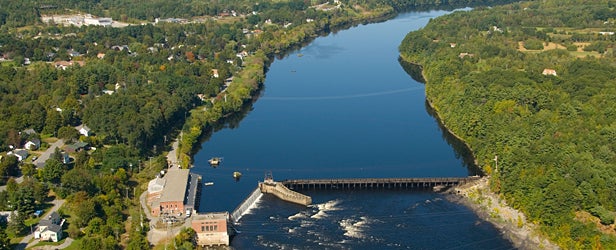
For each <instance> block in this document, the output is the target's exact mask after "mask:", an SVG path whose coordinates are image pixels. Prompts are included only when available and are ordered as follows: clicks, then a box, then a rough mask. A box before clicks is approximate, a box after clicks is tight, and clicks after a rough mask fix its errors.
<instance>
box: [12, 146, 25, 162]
mask: <svg viewBox="0 0 616 250" xmlns="http://www.w3.org/2000/svg"><path fill="white" fill-rule="evenodd" d="M7 154H8V155H14V156H15V157H17V160H18V161H23V160H25V159H26V158H28V150H25V149H15V150H13V151H11V152H8V153H7Z"/></svg>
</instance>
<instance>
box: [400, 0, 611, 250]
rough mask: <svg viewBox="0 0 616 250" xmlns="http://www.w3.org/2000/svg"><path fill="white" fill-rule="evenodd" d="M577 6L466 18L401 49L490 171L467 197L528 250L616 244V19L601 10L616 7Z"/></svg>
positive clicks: (426, 31) (510, 9)
mask: <svg viewBox="0 0 616 250" xmlns="http://www.w3.org/2000/svg"><path fill="white" fill-rule="evenodd" d="M572 3H575V4H579V5H580V9H579V10H578V9H576V10H573V9H569V8H567V7H566V6H563V5H561V4H559V2H558V1H551V0H548V1H542V2H541V3H537V2H535V3H533V2H518V3H514V4H509V5H502V6H495V7H493V8H476V9H473V10H471V11H468V12H455V13H452V14H450V15H446V16H442V17H439V18H435V19H433V20H431V22H429V23H428V25H426V27H424V28H423V29H421V30H419V31H415V32H411V33H409V34H408V35H407V36H406V37H405V39H404V41H403V42H402V43H401V45H400V47H399V50H400V53H401V55H400V57H401V58H400V60H401V61H403V62H405V63H411V64H414V65H421V68H422V69H421V75H423V77H424V79H425V83H426V98H427V100H428V101H427V103H428V104H429V105H430V106H431V107H432V109H433V110H434V111H435V113H436V114H437V116H438V117H439V120H441V121H442V123H443V126H444V127H445V128H447V130H449V131H450V133H451V135H453V136H454V137H457V138H460V140H461V141H463V142H464V143H465V144H466V145H468V146H469V149H470V150H471V151H472V152H473V156H474V159H475V161H476V163H477V165H478V166H480V167H481V168H482V169H483V171H484V172H485V173H486V175H487V176H486V177H484V179H482V180H481V181H479V182H477V183H474V184H471V185H469V186H465V187H460V188H459V189H457V190H455V191H454V193H456V192H457V191H459V192H460V195H459V197H456V198H457V199H459V200H461V202H462V203H464V204H468V205H469V206H471V207H472V208H473V210H475V211H476V212H477V213H479V214H483V215H482V217H484V218H486V219H488V221H491V222H492V223H494V224H495V225H496V226H497V227H498V228H499V229H501V230H503V231H504V232H507V234H508V235H507V236H508V237H510V239H511V240H512V242H514V243H515V244H516V246H518V247H520V248H530V249H535V248H546V249H552V248H563V249H612V248H614V246H616V238H615V237H614V235H615V231H614V226H615V225H616V224H614V216H615V215H616V212H615V211H616V207H615V205H614V204H615V203H614V200H616V194H615V192H614V189H613V186H614V184H615V182H616V179H615V177H614V160H615V159H616V149H615V148H614V147H613V145H614V138H615V137H614V136H613V135H614V133H613V132H612V131H616V130H615V129H614V128H615V127H614V124H616V123H615V122H616V120H615V119H614V116H613V113H611V110H614V108H616V107H615V106H614V102H613V101H611V100H613V96H614V93H616V82H615V81H614V76H613V75H614V73H613V72H615V71H616V70H615V69H614V67H615V65H616V60H615V58H616V53H614V36H613V32H606V31H604V30H605V29H611V28H613V21H612V20H614V17H615V16H614V13H613V12H610V14H609V15H607V16H604V15H601V14H600V13H602V11H605V10H606V9H607V6H608V5H613V4H615V2H614V1H608V2H606V3H584V2H583V1H573V2H572ZM582 9H583V10H582ZM530 16H532V17H530ZM577 17H579V19H578V18H577ZM581 19H584V20H581ZM603 34H605V35H603ZM597 55H599V56H597ZM416 74H417V75H419V73H416ZM514 209H515V210H514ZM548 240H549V241H548Z"/></svg>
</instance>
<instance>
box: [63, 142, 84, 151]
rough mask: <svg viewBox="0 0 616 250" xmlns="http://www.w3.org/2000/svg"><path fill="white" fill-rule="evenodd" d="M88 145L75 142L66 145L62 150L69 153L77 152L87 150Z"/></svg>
mask: <svg viewBox="0 0 616 250" xmlns="http://www.w3.org/2000/svg"><path fill="white" fill-rule="evenodd" d="M88 145H89V144H88V143H86V142H76V143H73V144H70V145H66V147H64V150H66V152H69V153H74V152H79V151H80V150H84V149H88Z"/></svg>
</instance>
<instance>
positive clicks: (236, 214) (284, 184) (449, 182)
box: [230, 175, 481, 223]
mask: <svg viewBox="0 0 616 250" xmlns="http://www.w3.org/2000/svg"><path fill="white" fill-rule="evenodd" d="M480 178H481V177H480V176H469V177H435V178H348V179H299V180H284V181H281V182H276V181H274V180H273V178H272V177H271V175H270V176H267V177H266V178H265V181H264V182H259V185H258V186H257V188H256V189H255V190H254V191H253V192H252V193H251V194H250V195H249V196H248V197H247V198H246V199H245V200H244V201H243V202H242V203H240V205H238V206H237V208H236V209H235V210H234V211H233V212H231V214H230V217H231V218H230V219H231V221H233V223H238V222H239V220H240V218H241V217H242V216H243V215H244V214H245V213H246V212H247V211H248V210H249V209H250V207H252V206H253V205H254V204H255V203H256V202H257V201H258V200H259V199H260V198H261V196H263V194H273V195H274V196H276V197H278V198H279V199H281V200H284V201H288V202H292V203H296V204H299V205H303V206H307V205H310V203H311V202H312V198H311V197H310V196H307V195H303V194H301V193H299V192H296V191H294V190H353V189H358V190H362V189H363V190H374V189H385V190H394V189H427V188H434V187H453V186H457V185H462V184H465V183H468V182H472V181H475V180H478V179H480Z"/></svg>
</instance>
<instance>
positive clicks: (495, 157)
mask: <svg viewBox="0 0 616 250" xmlns="http://www.w3.org/2000/svg"><path fill="white" fill-rule="evenodd" d="M494 162H496V171H495V172H498V155H494Z"/></svg>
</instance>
